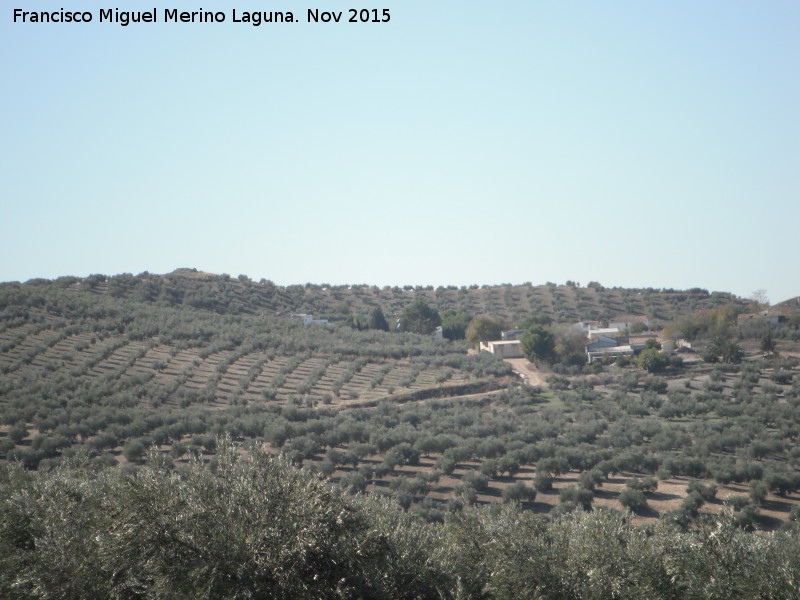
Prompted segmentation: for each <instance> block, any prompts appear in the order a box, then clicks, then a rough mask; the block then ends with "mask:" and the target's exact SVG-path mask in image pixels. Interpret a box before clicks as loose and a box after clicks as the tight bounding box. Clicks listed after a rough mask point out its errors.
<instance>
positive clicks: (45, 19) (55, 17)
mask: <svg viewBox="0 0 800 600" xmlns="http://www.w3.org/2000/svg"><path fill="white" fill-rule="evenodd" d="M160 14H161V15H162V18H161V19H159V18H158V16H159V11H158V9H155V8H154V9H153V10H139V11H130V10H119V9H118V8H101V9H100V10H98V11H97V17H98V18H97V21H98V22H99V23H117V24H119V25H121V26H123V27H126V26H127V25H130V24H131V23H159V22H163V23H224V22H225V21H226V20H227V18H228V15H227V14H226V13H225V12H223V11H212V10H203V9H202V8H201V9H199V10H195V11H180V10H178V9H177V8H165V9H163V10H162V11H161V13H160ZM230 16H231V19H230V21H231V22H232V23H248V24H250V25H253V26H256V27H257V26H259V25H261V24H262V23H297V22H299V16H298V17H296V16H295V15H294V14H293V13H292V12H291V11H247V10H236V9H235V8H234V9H231V15H230ZM94 17H95V14H94V13H93V12H91V11H80V10H64V9H63V8H62V9H61V10H52V11H28V10H22V9H20V8H15V9H14V23H91V22H92V21H93V20H94ZM390 18H391V17H390V15H389V9H388V8H383V9H379V8H363V9H356V8H350V9H348V10H347V11H338V12H337V11H322V10H319V9H316V8H309V9H308V14H307V18H306V21H307V22H308V23H343V22H346V23H388V22H389V20H390Z"/></svg>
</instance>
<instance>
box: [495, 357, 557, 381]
mask: <svg viewBox="0 0 800 600" xmlns="http://www.w3.org/2000/svg"><path fill="white" fill-rule="evenodd" d="M504 360H505V361H506V362H507V363H509V364H510V365H511V368H513V369H514V372H515V373H519V374H520V375H522V377H523V378H524V379H525V382H526V383H529V384H530V385H540V386H542V387H547V382H546V381H545V380H544V375H543V374H542V372H541V371H540V370H539V369H537V368H536V367H534V366H533V365H532V364H531V363H530V362H529V361H528V359H527V358H506V359H504Z"/></svg>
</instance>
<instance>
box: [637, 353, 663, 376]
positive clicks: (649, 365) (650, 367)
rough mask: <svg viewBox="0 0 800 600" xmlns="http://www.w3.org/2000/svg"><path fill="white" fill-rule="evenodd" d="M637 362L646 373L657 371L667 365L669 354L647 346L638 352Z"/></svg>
mask: <svg viewBox="0 0 800 600" xmlns="http://www.w3.org/2000/svg"><path fill="white" fill-rule="evenodd" d="M638 364H639V368H640V369H644V370H645V371H647V372H648V373H659V372H661V371H663V370H664V369H666V368H667V366H668V365H669V356H667V355H666V354H664V353H663V352H661V351H659V350H657V349H655V348H647V349H645V350H642V351H641V353H640V354H639V359H638Z"/></svg>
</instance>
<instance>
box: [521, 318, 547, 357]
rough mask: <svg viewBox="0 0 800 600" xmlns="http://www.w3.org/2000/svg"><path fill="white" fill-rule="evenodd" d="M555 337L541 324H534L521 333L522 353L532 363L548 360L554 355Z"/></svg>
mask: <svg viewBox="0 0 800 600" xmlns="http://www.w3.org/2000/svg"><path fill="white" fill-rule="evenodd" d="M555 344H556V342H555V337H554V336H553V334H552V333H551V332H550V331H549V330H548V329H545V328H544V327H542V326H541V325H534V326H533V327H531V328H529V329H528V331H526V332H525V333H524V334H523V335H522V339H521V340H520V346H521V347H522V353H523V354H524V355H525V357H526V358H527V359H528V360H529V361H531V362H532V363H534V364H535V363H538V362H542V361H544V362H550V361H551V360H552V359H553V357H554V356H555Z"/></svg>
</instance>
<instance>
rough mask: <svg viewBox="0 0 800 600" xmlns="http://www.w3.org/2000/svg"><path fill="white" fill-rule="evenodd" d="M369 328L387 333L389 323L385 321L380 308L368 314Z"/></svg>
mask: <svg viewBox="0 0 800 600" xmlns="http://www.w3.org/2000/svg"><path fill="white" fill-rule="evenodd" d="M369 328H370V329H380V330H381V331H389V322H388V321H387V320H386V316H384V314H383V311H382V310H381V307H380V306H376V307H375V308H373V309H372V311H371V312H370V313H369Z"/></svg>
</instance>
